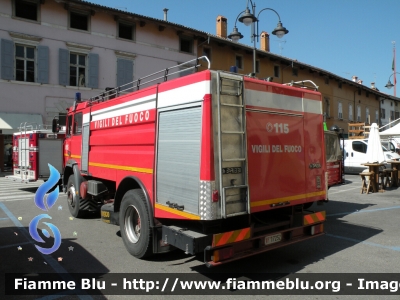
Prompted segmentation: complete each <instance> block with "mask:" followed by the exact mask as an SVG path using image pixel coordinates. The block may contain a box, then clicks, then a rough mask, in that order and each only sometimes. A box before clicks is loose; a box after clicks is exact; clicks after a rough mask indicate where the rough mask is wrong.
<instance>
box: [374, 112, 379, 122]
mask: <svg viewBox="0 0 400 300" xmlns="http://www.w3.org/2000/svg"><path fill="white" fill-rule="evenodd" d="M375 123H377V124H379V111H378V110H376V111H375Z"/></svg>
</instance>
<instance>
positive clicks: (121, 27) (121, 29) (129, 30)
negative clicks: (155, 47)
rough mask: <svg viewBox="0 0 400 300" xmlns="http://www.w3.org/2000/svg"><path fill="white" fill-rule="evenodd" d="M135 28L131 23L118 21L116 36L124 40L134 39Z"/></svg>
mask: <svg viewBox="0 0 400 300" xmlns="http://www.w3.org/2000/svg"><path fill="white" fill-rule="evenodd" d="M134 31H135V28H134V26H133V25H128V24H124V23H118V37H119V38H121V39H126V40H131V41H133V40H134Z"/></svg>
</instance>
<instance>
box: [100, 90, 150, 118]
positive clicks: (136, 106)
mask: <svg viewBox="0 0 400 300" xmlns="http://www.w3.org/2000/svg"><path fill="white" fill-rule="evenodd" d="M153 97H154V96H153ZM155 108H156V101H155V99H154V100H151V101H149V102H145V103H142V102H140V103H136V100H134V101H131V102H129V105H125V106H124V107H123V108H119V109H116V110H112V111H108V112H103V113H100V114H99V113H97V112H96V115H94V114H93V115H92V122H93V121H98V120H103V119H106V118H113V117H118V116H123V115H127V114H131V113H136V112H139V111H145V110H151V109H155Z"/></svg>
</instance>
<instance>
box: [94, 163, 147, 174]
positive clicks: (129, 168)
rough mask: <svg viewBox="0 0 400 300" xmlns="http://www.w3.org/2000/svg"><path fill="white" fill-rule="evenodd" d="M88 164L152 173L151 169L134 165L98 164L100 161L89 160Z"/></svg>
mask: <svg viewBox="0 0 400 300" xmlns="http://www.w3.org/2000/svg"><path fill="white" fill-rule="evenodd" d="M89 166H91V167H100V168H107V169H115V170H124V171H132V172H138V173H147V174H153V169H147V168H136V167H131V166H118V165H110V164H100V163H94V162H89Z"/></svg>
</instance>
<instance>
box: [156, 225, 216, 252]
mask: <svg viewBox="0 0 400 300" xmlns="http://www.w3.org/2000/svg"><path fill="white" fill-rule="evenodd" d="M162 239H163V242H164V243H165V244H169V245H172V246H175V247H176V248H179V249H181V250H183V251H185V253H186V254H192V255H195V254H196V253H200V252H203V250H204V249H205V248H206V247H207V246H209V245H211V242H212V235H206V234H203V233H200V232H196V231H192V230H189V229H187V228H183V227H178V226H165V225H163V226H162Z"/></svg>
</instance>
